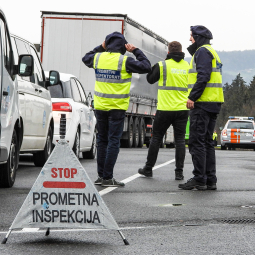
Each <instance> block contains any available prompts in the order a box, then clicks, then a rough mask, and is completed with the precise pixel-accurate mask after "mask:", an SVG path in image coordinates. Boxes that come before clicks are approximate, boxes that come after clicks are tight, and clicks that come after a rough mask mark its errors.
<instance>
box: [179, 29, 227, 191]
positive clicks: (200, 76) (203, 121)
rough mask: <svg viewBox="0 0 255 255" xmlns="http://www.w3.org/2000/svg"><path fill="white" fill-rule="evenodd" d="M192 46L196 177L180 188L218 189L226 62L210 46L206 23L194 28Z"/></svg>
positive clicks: (192, 141)
mask: <svg viewBox="0 0 255 255" xmlns="http://www.w3.org/2000/svg"><path fill="white" fill-rule="evenodd" d="M190 30H191V36H190V41H191V42H192V44H191V45H190V46H189V47H188V51H189V53H190V54H191V55H192V59H191V62H190V69H189V75H188V93H189V96H188V101H187V108H188V109H190V135H189V152H190V154H191V157H192V162H193V166H194V170H193V175H194V177H193V178H191V179H190V180H188V181H187V182H186V183H184V184H179V188H181V189H185V190H192V189H194V188H196V189H198V190H206V189H207V190H216V189H217V186H216V183H217V177H216V160H215V148H214V142H213V138H212V137H213V131H214V128H215V123H216V119H217V115H218V113H219V112H220V109H221V104H222V103H223V102H224V96H223V88H222V63H221V60H220V58H219V56H218V54H217V52H216V51H215V50H214V49H213V48H212V46H211V45H210V40H211V39H213V36H212V33H211V31H210V30H209V29H207V28H206V27H204V26H192V27H191V29H190Z"/></svg>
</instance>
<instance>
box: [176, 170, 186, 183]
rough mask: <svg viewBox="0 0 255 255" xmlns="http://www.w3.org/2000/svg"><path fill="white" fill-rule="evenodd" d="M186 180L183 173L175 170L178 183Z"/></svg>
mask: <svg viewBox="0 0 255 255" xmlns="http://www.w3.org/2000/svg"><path fill="white" fill-rule="evenodd" d="M183 179H184V176H183V171H179V170H178V171H176V170H175V180H177V181H181V180H183Z"/></svg>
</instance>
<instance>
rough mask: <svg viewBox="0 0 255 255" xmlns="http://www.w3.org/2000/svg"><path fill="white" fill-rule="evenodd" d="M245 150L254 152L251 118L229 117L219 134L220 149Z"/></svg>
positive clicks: (254, 135) (252, 121) (253, 127)
mask: <svg viewBox="0 0 255 255" xmlns="http://www.w3.org/2000/svg"><path fill="white" fill-rule="evenodd" d="M227 148H228V149H229V150H231V149H235V148H247V149H254V150H255V126H254V118H253V117H235V116H230V117H229V120H228V121H227V123H226V125H225V127H224V128H223V130H222V132H221V149H222V150H226V149H227Z"/></svg>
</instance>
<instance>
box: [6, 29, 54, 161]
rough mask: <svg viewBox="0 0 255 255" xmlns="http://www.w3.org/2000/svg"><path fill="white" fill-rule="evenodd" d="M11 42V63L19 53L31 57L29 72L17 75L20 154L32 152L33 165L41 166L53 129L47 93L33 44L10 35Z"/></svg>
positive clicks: (48, 152)
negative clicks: (31, 66)
mask: <svg viewBox="0 0 255 255" xmlns="http://www.w3.org/2000/svg"><path fill="white" fill-rule="evenodd" d="M11 43H12V48H13V53H14V61H15V64H18V59H19V56H20V55H21V54H31V55H32V56H33V60H34V72H33V74H32V75H31V76H27V77H24V76H22V77H21V76H18V77H17V81H18V92H19V113H20V123H21V128H22V144H21V148H20V153H33V161H34V164H35V165H36V166H43V165H44V164H45V162H46V161H47V159H48V157H49V155H50V153H51V151H52V139H53V131H54V122H53V116H52V105H51V96H50V92H49V91H48V89H46V83H47V81H46V79H45V75H44V71H43V68H42V65H41V62H40V60H39V57H38V55H37V51H36V48H35V46H34V45H33V44H32V43H30V42H28V41H27V40H25V39H23V38H21V37H19V36H17V35H13V34H11Z"/></svg>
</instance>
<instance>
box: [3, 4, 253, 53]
mask: <svg viewBox="0 0 255 255" xmlns="http://www.w3.org/2000/svg"><path fill="white" fill-rule="evenodd" d="M254 7H255V1H254V0H242V1H234V0H221V1H219V0H214V1H207V0H203V1H202V0H175V1H173V0H160V1H155V0H154V1H152V0H151V1H143V0H136V1H133V0H130V1H120V0H108V1H106V0H96V1H92V0H83V1H82V0H72V1H59V0H43V1H35V0H22V1H20V0H13V1H10V0H2V1H1V2H0V8H1V9H2V10H3V11H4V13H5V16H6V18H7V22H8V26H9V30H10V32H11V33H13V34H16V35H19V36H20V37H23V38H25V39H27V40H28V41H30V42H32V43H40V41H41V12H40V11H57V12H81V13H108V14H109V13H120V14H127V15H128V16H129V17H130V18H131V19H133V20H135V21H137V22H138V23H140V24H141V25H143V26H145V27H146V28H148V29H150V30H152V31H153V32H155V33H156V34H158V35H160V36H161V37H163V38H165V39H166V40H167V41H179V42H180V43H181V44H182V45H183V51H184V52H185V53H186V57H189V56H190V55H189V53H188V52H187V51H186V48H187V47H188V46H189V45H190V42H189V38H190V26H193V25H203V26H206V27H207V28H208V29H210V30H211V32H212V34H213V38H214V39H213V40H211V43H212V45H213V47H214V48H215V49H216V50H219V51H233V50H251V49H255V32H254V24H255V21H254V20H255V18H254V16H255V8H254ZM130 43H132V42H130ZM95 46H96V45H95Z"/></svg>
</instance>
